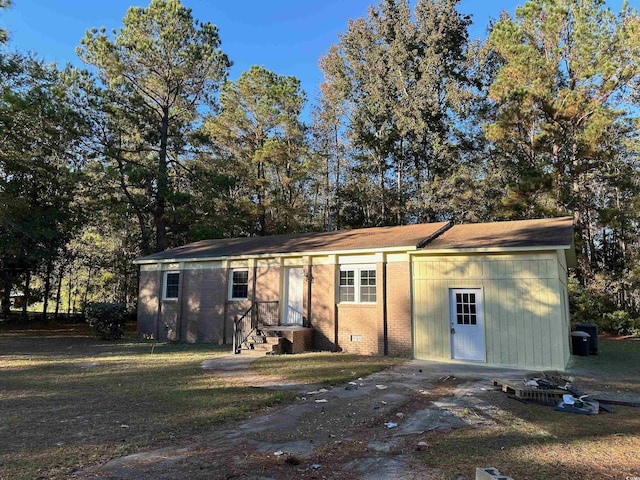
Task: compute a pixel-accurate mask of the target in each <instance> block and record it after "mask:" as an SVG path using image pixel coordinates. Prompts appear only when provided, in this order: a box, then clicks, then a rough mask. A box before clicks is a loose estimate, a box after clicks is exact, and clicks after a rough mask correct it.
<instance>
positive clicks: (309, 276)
mask: <svg viewBox="0 0 640 480" xmlns="http://www.w3.org/2000/svg"><path fill="white" fill-rule="evenodd" d="M312 283H313V266H312V265H311V260H309V264H308V265H307V324H306V325H303V327H311V294H312V290H311V284H312Z"/></svg>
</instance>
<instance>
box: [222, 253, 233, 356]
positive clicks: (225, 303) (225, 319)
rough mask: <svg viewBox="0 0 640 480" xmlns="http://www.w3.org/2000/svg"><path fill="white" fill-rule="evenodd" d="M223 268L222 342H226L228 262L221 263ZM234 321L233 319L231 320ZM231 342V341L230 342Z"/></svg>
mask: <svg viewBox="0 0 640 480" xmlns="http://www.w3.org/2000/svg"><path fill="white" fill-rule="evenodd" d="M223 268H224V277H225V282H224V297H223V299H224V309H223V312H222V344H223V345H224V344H226V343H227V317H228V316H229V298H230V295H229V273H230V272H229V264H228V263H226V262H225V263H224V264H223ZM233 321H234V322H235V319H234V320H233ZM231 332H233V329H232V330H231ZM231 343H233V341H232V342H231Z"/></svg>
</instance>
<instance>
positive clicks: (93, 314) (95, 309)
mask: <svg viewBox="0 0 640 480" xmlns="http://www.w3.org/2000/svg"><path fill="white" fill-rule="evenodd" d="M85 315H86V317H87V323H88V324H89V325H90V326H91V328H93V330H94V331H95V332H96V335H97V336H98V337H100V338H102V339H104V340H117V339H119V338H122V336H123V335H124V325H125V322H126V319H127V307H126V306H125V305H123V304H121V303H111V302H96V303H90V304H89V305H87V308H86V311H85Z"/></svg>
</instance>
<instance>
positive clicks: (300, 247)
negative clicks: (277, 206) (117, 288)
mask: <svg viewBox="0 0 640 480" xmlns="http://www.w3.org/2000/svg"><path fill="white" fill-rule="evenodd" d="M447 226H448V223H447V222H440V223H422V224H418V225H404V226H399V227H373V228H359V229H357V230H341V231H337V232H320V233H302V234H295V235H271V236H267V237H244V238H223V239H215V240H202V241H200V242H195V243H190V244H189V245H185V246H182V247H178V248H173V249H171V250H166V251H164V252H160V253H154V254H152V255H148V256H146V257H142V258H139V259H137V260H136V262H147V261H155V260H168V259H172V260H185V259H205V258H224V257H237V256H254V255H282V254H291V253H306V252H331V251H346V250H375V249H380V248H394V247H400V248H405V247H406V248H411V247H417V246H418V245H419V244H421V243H422V242H424V241H425V240H427V239H429V238H431V237H432V236H434V235H435V234H437V233H438V232H439V231H441V230H442V229H444V228H446V227H447Z"/></svg>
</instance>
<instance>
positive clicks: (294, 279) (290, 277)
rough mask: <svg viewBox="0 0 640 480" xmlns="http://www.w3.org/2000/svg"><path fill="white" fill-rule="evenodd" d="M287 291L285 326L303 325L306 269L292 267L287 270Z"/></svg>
mask: <svg viewBox="0 0 640 480" xmlns="http://www.w3.org/2000/svg"><path fill="white" fill-rule="evenodd" d="M285 287H286V291H285V303H284V305H285V311H284V323H285V325H303V319H302V309H303V293H304V269H303V268H302V267H292V268H287V269H286V286H285Z"/></svg>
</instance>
